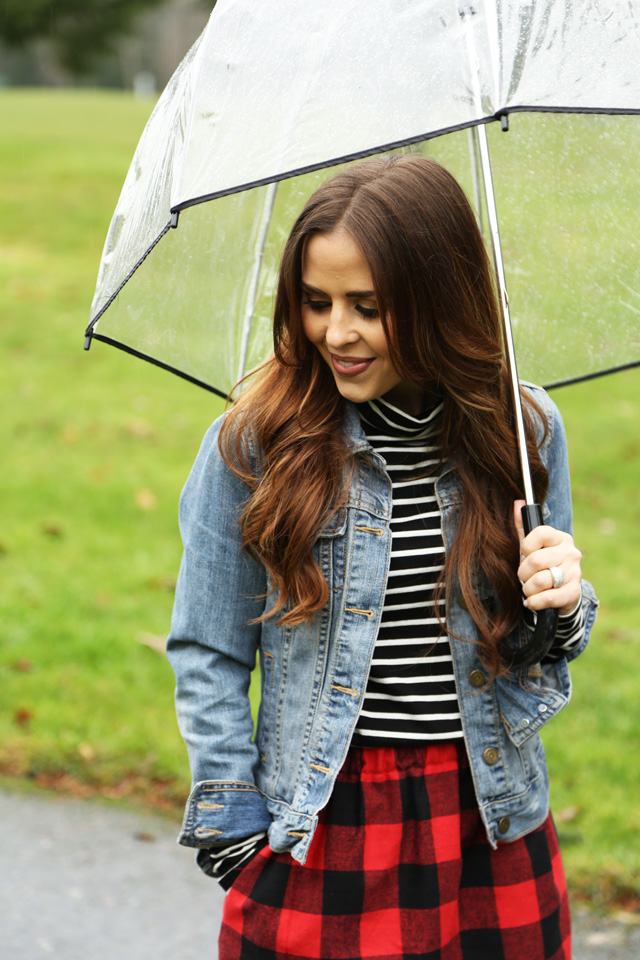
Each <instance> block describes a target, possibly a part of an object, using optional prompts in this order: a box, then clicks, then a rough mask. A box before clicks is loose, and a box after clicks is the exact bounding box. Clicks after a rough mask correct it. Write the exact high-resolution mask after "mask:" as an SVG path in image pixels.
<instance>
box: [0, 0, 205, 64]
mask: <svg viewBox="0 0 640 960" xmlns="http://www.w3.org/2000/svg"><path fill="white" fill-rule="evenodd" d="M165 3H166V0H0V40H1V41H3V42H4V44H5V45H6V46H7V47H8V48H25V47H28V46H29V45H30V44H31V43H33V42H34V41H37V40H41V39H46V40H49V41H50V42H51V43H52V44H53V46H54V48H55V50H56V53H57V57H58V59H59V61H60V63H61V64H62V65H63V66H64V67H65V68H66V69H67V70H69V72H70V73H72V74H75V75H79V74H83V73H87V72H88V71H89V70H90V69H91V68H92V66H93V64H94V62H95V61H96V59H97V58H99V57H101V56H104V55H105V54H108V53H112V52H113V51H114V48H115V44H116V41H118V40H119V39H121V38H122V36H123V35H126V34H128V33H130V32H131V31H132V30H133V29H134V26H135V22H136V20H137V19H138V17H139V16H140V15H141V14H142V13H145V12H147V11H150V10H152V9H154V8H159V7H161V6H164V5H165ZM214 4H215V0H202V2H201V4H200V5H201V6H203V7H204V8H206V9H208V10H211V9H213V6H214Z"/></svg>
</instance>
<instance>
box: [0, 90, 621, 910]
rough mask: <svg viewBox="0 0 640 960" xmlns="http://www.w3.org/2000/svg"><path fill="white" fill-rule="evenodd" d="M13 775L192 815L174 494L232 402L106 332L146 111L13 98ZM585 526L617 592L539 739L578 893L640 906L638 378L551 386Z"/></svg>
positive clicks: (606, 587) (6, 635)
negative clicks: (106, 252) (171, 645)
mask: <svg viewBox="0 0 640 960" xmlns="http://www.w3.org/2000/svg"><path fill="white" fill-rule="evenodd" d="M0 101H1V103H2V108H3V110H2V115H3V134H4V135H3V137H2V140H1V142H0V198H1V201H2V209H3V222H2V228H1V232H0V318H1V320H0V350H1V351H2V359H3V366H2V369H3V377H2V382H1V384H0V391H2V394H3V397H2V400H3V417H2V420H1V421H0V443H1V448H2V462H3V470H2V475H1V479H0V485H1V494H2V514H1V520H0V575H1V576H2V583H3V590H2V592H1V594H0V629H1V633H0V638H1V639H0V682H1V684H2V690H3V696H2V701H1V703H0V773H2V774H3V775H4V777H5V778H10V779H11V780H12V781H14V782H19V781H21V780H22V781H24V779H26V778H28V779H29V780H30V781H32V782H35V783H36V784H37V785H42V786H55V787H58V788H62V789H68V790H73V791H75V792H77V793H83V792H100V793H102V794H106V795H107V796H110V797H114V798H129V799H133V800H137V801H142V802H146V803H153V804H155V805H156V806H159V807H165V808H167V809H169V810H171V811H172V815H174V816H177V811H178V809H179V807H180V806H181V803H182V801H183V799H184V795H185V793H186V791H187V789H188V771H187V763H186V753H185V751H184V747H183V745H182V741H181V739H180V737H179V735H178V732H177V728H176V723H175V719H174V712H173V704H172V696H173V676H172V673H171V670H170V668H169V666H168V663H167V661H166V660H165V659H164V657H162V656H161V655H159V654H158V653H157V652H156V651H155V650H154V649H153V648H152V647H151V646H149V643H150V642H151V643H152V642H153V638H158V637H160V638H162V637H164V635H166V632H167V630H168V624H169V618H170V613H171V605H172V594H173V585H174V582H175V576H176V574H177V570H178V566H179V562H180V552H181V547H180V540H179V534H178V529H177V517H176V515H177V501H178V496H179V493H180V489H181V487H182V484H183V482H184V480H185V478H186V475H187V473H188V470H189V468H190V465H191V463H192V461H193V458H194V456H195V453H196V451H197V448H198V445H199V442H200V439H201V437H202V435H203V433H204V431H205V430H206V428H207V426H208V425H209V423H210V422H211V420H212V419H213V418H214V417H215V416H216V415H217V414H218V412H219V411H220V409H221V401H218V400H216V399H215V398H213V397H212V396H210V395H208V394H206V393H205V392H204V391H201V390H198V389H197V388H195V387H192V386H190V385H188V384H186V383H184V382H182V381H181V380H179V379H178V378H176V377H172V376H171V375H169V374H166V373H163V372H162V371H159V370H157V369H154V368H152V367H150V366H149V365H146V364H144V363H141V362H140V361H137V360H134V359H133V358H130V357H127V356H125V355H124V354H122V353H120V352H119V351H116V350H113V349H111V348H109V347H107V346H104V345H103V344H99V343H96V344H94V346H93V347H92V349H91V351H90V353H89V354H85V353H84V352H83V350H82V342H83V330H84V326H85V324H86V321H87V317H88V310H89V304H90V301H91V297H92V293H93V287H94V282H95V276H96V272H97V267H98V262H99V259H100V252H101V248H102V243H103V241H104V237H105V234H106V230H107V227H108V223H109V220H110V217H111V213H112V211H113V208H114V206H115V203H116V200H117V197H118V193H119V190H120V186H121V184H122V181H123V178H124V175H125V173H126V170H127V168H128V165H129V161H130V159H131V156H132V153H133V149H134V147H135V144H136V142H137V139H138V136H139V134H140V132H141V130H142V127H143V125H144V123H145V121H146V119H147V116H148V114H149V112H150V104H149V103H145V102H136V101H135V100H133V99H131V98H130V97H128V96H126V95H122V94H113V93H102V92H100V93H98V92H86V91H85V92H79V91H73V92H71V91H65V92H52V91H6V90H5V91H0ZM554 398H555V400H556V402H557V403H558V405H559V406H560V409H561V411H562V413H563V415H564V417H565V422H566V426H567V431H568V436H569V444H570V452H571V459H572V470H573V484H574V486H573V492H574V504H575V527H576V540H577V542H578V545H579V546H580V547H581V549H582V550H583V552H584V554H585V560H584V568H585V575H586V576H587V577H588V578H589V579H591V580H592V581H593V582H594V584H595V585H596V588H597V591H598V594H599V596H600V599H601V602H602V608H601V611H600V615H599V620H598V625H597V628H596V631H595V633H594V637H593V643H592V646H591V648H590V650H589V651H588V652H587V653H586V654H585V656H584V658H583V659H582V660H580V661H578V662H577V663H576V664H575V665H574V668H573V677H574V684H575V692H574V700H573V703H572V705H571V707H570V709H568V710H567V711H565V712H564V714H563V715H561V716H560V717H559V718H558V720H556V721H555V722H554V723H553V724H551V725H550V727H549V729H548V733H547V735H546V738H545V743H546V746H547V752H548V755H549V761H550V767H551V780H552V800H553V806H554V810H555V812H556V817H557V821H558V827H559V831H560V834H561V839H562V841H563V846H564V851H565V858H566V867H567V871H568V874H569V878H570V884H571V887H572V890H573V892H574V896H577V897H585V898H588V899H590V900H592V901H593V902H596V903H604V904H612V903H614V902H616V903H626V904H627V905H631V904H634V903H635V904H636V905H637V903H638V898H639V897H640V857H639V855H638V847H637V835H638V830H639V829H640V800H639V797H640V782H639V781H640V774H639V765H638V762H637V757H638V742H639V737H640V717H639V714H638V710H637V702H638V694H639V692H640V681H639V680H638V678H637V674H636V671H635V667H636V663H637V661H638V654H639V653H640V595H639V592H638V589H637V581H636V576H637V571H638V570H639V569H640V536H639V535H638V534H639V530H640V499H639V496H638V480H637V478H638V455H639V454H640V441H639V440H638V429H637V424H638V423H639V422H640V371H633V372H629V373H624V374H618V375H616V376H615V377H611V378H608V379H605V380H602V381H596V382H593V383H590V384H584V385H581V386H577V387H572V388H563V389H561V390H558V391H556V392H555V393H554Z"/></svg>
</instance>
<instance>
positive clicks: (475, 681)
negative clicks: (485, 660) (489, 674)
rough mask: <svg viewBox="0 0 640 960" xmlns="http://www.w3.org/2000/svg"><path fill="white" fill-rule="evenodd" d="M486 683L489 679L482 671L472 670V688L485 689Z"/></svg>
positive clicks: (470, 677)
mask: <svg viewBox="0 0 640 960" xmlns="http://www.w3.org/2000/svg"><path fill="white" fill-rule="evenodd" d="M486 682H487V678H486V676H485V675H484V673H483V672H482V670H472V671H471V673H470V674H469V683H470V684H471V686H472V687H483V686H484V685H485V683H486Z"/></svg>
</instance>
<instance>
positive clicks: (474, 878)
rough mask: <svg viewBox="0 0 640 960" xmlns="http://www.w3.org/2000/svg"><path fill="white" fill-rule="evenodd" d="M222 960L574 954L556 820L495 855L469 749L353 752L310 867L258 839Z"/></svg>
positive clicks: (554, 958)
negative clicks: (482, 817)
mask: <svg viewBox="0 0 640 960" xmlns="http://www.w3.org/2000/svg"><path fill="white" fill-rule="evenodd" d="M218 956H219V960H285V958H286V960H298V958H299V960H302V958H304V960H319V958H322V960H357V958H365V957H366V958H380V960H382V958H383V960H570V957H571V933H570V917H569V905H568V899H567V889H566V884H565V879H564V872H563V868H562V860H561V857H560V850H559V847H558V840H557V836H556V832H555V828H554V826H553V822H552V820H551V817H549V818H548V819H547V821H546V822H545V823H544V824H543V826H541V827H540V828H539V829H538V830H536V831H534V832H533V833H531V834H529V835H528V836H526V837H523V838H522V839H520V840H516V841H514V842H513V843H501V844H499V846H498V849H497V850H493V849H492V848H491V847H490V845H489V843H488V842H487V838H486V833H485V830H484V827H483V825H482V822H481V820H480V815H479V813H478V808H477V805H476V802H475V797H474V792H473V784H472V781H471V774H470V771H469V765H468V761H467V758H466V753H465V750H464V746H463V745H462V744H454V743H448V744H434V745H428V746H419V747H410V746H409V747H407V746H402V747H397V748H390V747H389V748H388V747H381V748H376V747H373V748H371V747H370V748H367V749H358V748H352V749H351V751H350V752H349V755H348V757H347V761H346V763H345V765H344V767H343V769H342V771H341V772H340V775H339V777H338V780H337V782H336V785H335V788H334V791H333V794H332V796H331V800H330V802H329V804H328V806H327V807H326V808H325V810H323V811H322V813H321V816H320V823H319V825H318V828H317V831H316V833H315V836H314V838H313V841H312V843H311V847H310V850H309V855H308V857H307V861H306V863H305V864H304V865H303V866H301V865H300V864H299V863H297V862H296V861H294V860H293V859H292V857H291V856H290V855H289V854H280V853H273V852H272V851H271V850H270V849H269V847H268V846H264V847H262V848H261V849H260V850H259V852H258V853H256V854H255V855H254V856H253V857H252V859H251V860H250V861H249V862H248V863H247V865H246V866H244V867H243V868H241V870H240V872H239V875H238V877H237V878H236V879H235V880H234V882H233V884H232V886H231V889H230V890H229V891H228V893H227V896H226V899H225V904H224V911H223V918H222V930H221V933H220V942H219V954H218Z"/></svg>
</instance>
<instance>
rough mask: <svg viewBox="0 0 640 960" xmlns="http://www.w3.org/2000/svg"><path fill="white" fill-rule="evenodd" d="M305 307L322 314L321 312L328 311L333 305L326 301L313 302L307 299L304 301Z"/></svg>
mask: <svg viewBox="0 0 640 960" xmlns="http://www.w3.org/2000/svg"><path fill="white" fill-rule="evenodd" d="M302 303H303V305H304V306H305V307H309V308H310V309H311V310H314V311H315V312H316V313H320V311H321V310H326V309H327V307H330V306H331V304H330V303H327V301H326V300H311V299H309V298H307V299H306V300H303V301H302Z"/></svg>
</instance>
